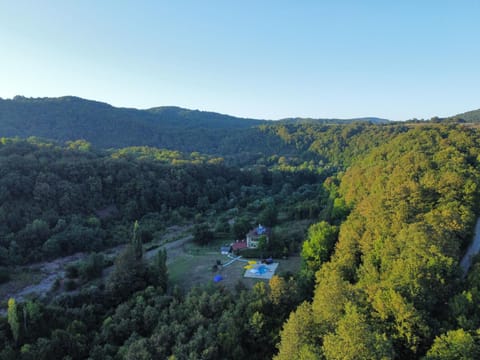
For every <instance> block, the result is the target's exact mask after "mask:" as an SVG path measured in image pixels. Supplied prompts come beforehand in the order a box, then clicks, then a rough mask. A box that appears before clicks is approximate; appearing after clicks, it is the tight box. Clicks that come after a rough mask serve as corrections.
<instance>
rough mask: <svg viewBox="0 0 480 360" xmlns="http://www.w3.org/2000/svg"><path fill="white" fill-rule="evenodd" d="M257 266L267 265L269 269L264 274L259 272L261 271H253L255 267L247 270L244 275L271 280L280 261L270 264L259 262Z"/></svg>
mask: <svg viewBox="0 0 480 360" xmlns="http://www.w3.org/2000/svg"><path fill="white" fill-rule="evenodd" d="M255 266H265V268H267V269H268V271H267V272H265V273H264V274H259V273H255V272H254V271H252V270H255V268H254V269H250V270H246V271H245V274H244V275H243V276H244V277H246V278H254V279H265V280H269V279H271V278H272V276H273V275H274V274H275V270H277V267H278V263H273V264H269V265H267V264H258V265H255Z"/></svg>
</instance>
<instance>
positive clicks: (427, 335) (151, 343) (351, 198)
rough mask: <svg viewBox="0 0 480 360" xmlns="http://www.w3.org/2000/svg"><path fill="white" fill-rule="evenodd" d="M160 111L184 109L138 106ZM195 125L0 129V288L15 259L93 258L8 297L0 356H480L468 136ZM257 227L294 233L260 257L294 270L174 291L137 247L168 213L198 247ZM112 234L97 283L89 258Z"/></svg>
mask: <svg viewBox="0 0 480 360" xmlns="http://www.w3.org/2000/svg"><path fill="white" fill-rule="evenodd" d="M20 100H21V99H20ZM20 100H19V101H20ZM22 101H23V100H22ZM24 101H27V100H24ZM117 110H118V109H117ZM120 110H122V111H123V110H125V111H127V110H126V109H120ZM167 110H168V111H173V112H174V113H179V112H180V113H181V112H182V111H181V110H179V109H152V110H150V112H151V113H156V112H158V113H163V112H164V111H167ZM128 111H130V110H128ZM59 116H60V115H59ZM142 116H143V115H142ZM182 116H187V117H190V116H193V117H191V118H190V119H191V121H197V120H198V118H196V117H195V116H199V114H195V115H191V114H184V115H182ZM145 121H151V122H155V121H159V120H158V119H157V120H155V119H153V120H145ZM198 121H200V120H198ZM219 121H220V120H219ZM232 121H233V123H235V121H234V120H232ZM33 123H34V122H32V124H33ZM202 126H203V125H202ZM212 127H213V125H212ZM197 130H198V129H196V130H195V131H193V130H192V131H193V132H192V136H195V137H197V140H196V142H195V141H193V140H192V141H193V142H192V143H191V144H192V146H191V147H188V146H186V147H184V146H178V147H176V146H177V145H176V144H175V143H173V142H172V143H171V144H169V145H168V146H163V148H158V147H157V145H158V144H156V143H155V142H151V143H148V142H147V143H145V142H142V143H133V142H132V143H125V142H123V140H122V138H121V137H120V138H119V143H118V145H117V146H115V148H111V149H101V148H102V146H104V145H105V144H106V143H101V142H100V143H99V142H95V141H92V142H93V143H94V144H95V145H92V144H91V143H90V142H87V141H85V140H76V141H67V142H66V143H62V142H55V141H47V140H42V139H39V138H29V139H27V140H23V139H20V138H2V139H1V142H0V199H1V201H0V268H1V271H2V273H3V274H6V275H5V276H4V277H3V279H4V280H2V281H8V278H9V276H8V275H9V273H11V272H13V271H15V269H18V268H19V267H20V266H24V265H26V264H31V263H33V262H37V261H45V260H49V259H55V258H57V257H60V256H65V255H69V254H72V253H75V252H78V251H83V252H87V253H90V254H91V255H90V257H89V258H88V259H87V260H85V261H84V262H83V263H82V264H81V265H79V266H78V267H76V268H71V269H69V272H70V274H68V275H69V276H70V277H71V278H73V279H78V278H82V277H83V278H84V280H82V281H83V283H84V284H85V286H80V287H79V288H77V289H74V291H63V290H61V289H52V292H51V295H50V296H48V297H46V298H44V299H36V298H30V299H27V300H25V301H17V300H15V299H10V300H8V299H4V300H5V301H4V303H3V306H5V307H6V310H7V313H6V316H5V317H2V318H0V358H1V359H17V358H21V359H52V358H67V359H85V358H91V359H246V358H251V359H268V358H276V359H287V358H289V359H475V358H478V357H479V356H480V338H479V334H480V317H479V315H478V314H479V313H480V309H479V307H478V303H479V300H480V290H479V289H480V282H479V279H480V277H479V275H478V274H479V271H480V267H479V266H480V262H475V261H474V264H473V266H472V268H471V269H470V270H469V272H468V274H467V275H466V276H464V274H463V273H462V271H461V269H460V266H459V262H460V259H461V257H462V255H463V254H464V252H465V250H466V248H467V246H468V245H469V243H470V241H471V239H472V236H473V229H474V226H475V222H476V220H477V217H478V214H479V210H480V209H479V208H478V207H479V206H478V204H479V200H480V199H479V188H478V185H477V184H478V178H479V175H480V173H479V172H480V168H479V161H480V136H479V134H478V132H477V130H476V129H474V128H469V127H465V126H463V125H462V124H450V125H448V124H437V123H425V124H370V123H366V122H359V123H351V124H345V125H339V124H328V123H318V122H316V123H315V122H309V121H299V122H289V121H286V122H283V123H279V124H268V123H260V124H256V125H255V127H254V128H251V127H250V125H249V126H246V127H241V126H238V128H237V130H235V131H234V132H232V131H231V128H230V127H228V128H225V129H222V128H221V126H217V128H216V131H217V130H218V136H220V137H221V136H222V134H223V133H222V131H225V133H228V134H229V135H228V137H226V138H224V139H222V141H224V143H223V145H221V146H219V145H218V144H217V145H215V147H214V146H213V145H212V144H214V143H215V139H214V138H209V137H208V136H205V137H201V138H199V137H198V132H197ZM212 133H213V132H212ZM17 135H22V134H17ZM23 135H24V134H23ZM36 135H42V136H46V135H48V134H36ZM97 135H98V133H97ZM72 136H75V134H72ZM149 136H150V135H149ZM155 136H157V135H155ZM80 137H82V136H79V137H75V138H80ZM52 138H55V139H56V140H61V141H65V140H73V138H70V137H69V138H64V137H63V135H62V136H59V137H52ZM85 138H86V137H85ZM114 139H115V136H114V135H112V139H111V141H113V140H114ZM183 139H185V138H183ZM88 140H92V139H88ZM177 140H178V139H177ZM108 141H110V140H108ZM182 141H183V140H182ZM195 144H198V146H195ZM126 145H128V146H130V147H126V148H125V147H123V146H126ZM107 147H112V146H111V145H108V146H107ZM250 150H251V151H250ZM229 220H234V221H233V222H232V221H229ZM260 222H261V223H264V224H265V225H268V226H272V227H274V226H278V225H282V224H286V225H285V226H286V227H287V228H291V229H292V230H291V231H284V230H282V231H278V232H277V233H276V234H275V237H274V238H273V239H272V242H271V243H270V244H269V245H268V247H266V248H264V249H262V251H263V253H267V252H268V254H273V256H274V257H282V256H283V257H287V256H292V255H296V254H300V255H301V257H302V259H303V260H302V268H301V270H300V271H299V272H297V273H291V272H283V273H279V274H277V275H276V276H274V277H273V278H272V279H271V280H270V281H269V282H263V281H259V282H258V283H257V284H256V285H254V286H253V288H249V287H247V286H245V285H244V284H243V283H242V282H238V284H237V285H236V286H235V288H234V289H230V288H227V287H226V286H223V285H222V284H221V283H219V284H216V283H213V282H210V283H208V284H198V286H196V287H193V288H192V289H182V288H180V287H179V286H177V284H176V283H175V282H174V281H172V280H171V279H169V270H168V266H167V264H166V261H167V257H168V253H166V252H165V251H159V252H158V253H157V255H156V256H155V258H154V259H153V260H148V261H147V259H146V258H145V256H144V248H145V244H149V243H150V242H151V241H152V240H154V239H156V238H158V237H159V236H160V234H161V233H162V231H163V230H164V229H165V228H166V227H168V226H171V225H174V224H187V225H189V226H192V228H193V234H194V241H198V242H199V243H200V244H203V242H204V241H205V242H208V239H209V238H210V237H215V236H217V235H218V234H231V235H229V236H231V237H232V238H238V237H239V236H241V235H242V234H244V233H245V231H248V229H249V228H250V227H251V226H252V225H254V224H256V223H260ZM297 223H298V224H300V223H302V224H304V223H306V224H307V225H309V227H308V231H302V229H303V228H301V227H298V229H299V230H295V231H294V230H293V229H294V228H295V229H297V228H296V227H295V224H297ZM282 229H285V228H282ZM205 234H208V236H205ZM119 244H126V246H125V247H124V248H123V250H122V251H121V252H120V254H119V255H118V256H117V257H116V258H115V259H114V260H113V268H112V271H111V272H110V273H109V274H108V276H104V277H102V276H101V273H102V269H103V268H104V267H105V261H106V260H105V259H104V258H103V257H102V256H101V255H100V254H99V252H100V251H102V250H103V249H108V248H111V247H113V246H116V245H119ZM275 249H277V250H278V249H280V251H277V252H275ZM256 255H258V256H260V253H257V254H256ZM0 278H1V277H0ZM92 279H94V281H91V282H89V281H90V280H92ZM82 281H80V280H75V281H71V282H70V283H72V284H73V283H75V284H76V285H75V286H78V284H81V283H82ZM64 287H67V283H65V284H64ZM6 300H8V303H7V301H6Z"/></svg>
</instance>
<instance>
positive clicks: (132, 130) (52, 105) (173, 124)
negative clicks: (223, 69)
mask: <svg viewBox="0 0 480 360" xmlns="http://www.w3.org/2000/svg"><path fill="white" fill-rule="evenodd" d="M370 121H371V122H384V121H383V120H382V119H377V118H361V119H350V120H347V121H342V120H337V119H309V120H308V121H305V120H302V119H288V120H285V121H282V122H288V123H293V124H301V123H304V122H307V123H312V124H317V125H318V124H340V123H352V122H370ZM272 123H273V122H272V121H265V120H255V119H244V118H237V117H233V116H229V115H223V114H218V113H214V112H206V111H198V110H188V109H182V108H178V107H173V106H171V107H157V108H152V109H148V110H137V109H127V108H116V107H113V106H111V105H108V104H105V103H101V102H97V101H90V100H85V99H81V98H77V97H71V96H67V97H61V98H25V97H21V96H17V97H15V98H14V99H12V100H4V99H0V135H1V136H5V137H14V136H18V137H22V138H26V137H29V136H37V137H42V138H47V139H52V140H56V141H60V142H64V141H75V140H78V139H84V140H87V141H88V142H90V143H92V144H93V145H94V146H96V147H99V148H122V147H126V146H155V147H159V148H166V149H170V150H177V151H183V152H192V151H198V152H202V153H207V154H215V155H221V156H226V155H232V154H235V155H236V154H238V153H245V154H249V153H254V154H256V153H263V154H264V155H274V154H278V153H279V152H282V150H284V145H285V144H282V143H278V141H277V139H276V138H275V137H271V136H269V133H267V132H264V131H261V130H259V129H258V126H259V125H262V124H272ZM290 150H291V149H290Z"/></svg>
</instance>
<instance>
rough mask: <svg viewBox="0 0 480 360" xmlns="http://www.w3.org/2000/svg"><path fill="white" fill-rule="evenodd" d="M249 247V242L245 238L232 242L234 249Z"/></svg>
mask: <svg viewBox="0 0 480 360" xmlns="http://www.w3.org/2000/svg"><path fill="white" fill-rule="evenodd" d="M246 247H247V242H246V241H245V240H241V241H237V242H234V243H233V244H232V250H233V251H235V250H240V249H245V248H246Z"/></svg>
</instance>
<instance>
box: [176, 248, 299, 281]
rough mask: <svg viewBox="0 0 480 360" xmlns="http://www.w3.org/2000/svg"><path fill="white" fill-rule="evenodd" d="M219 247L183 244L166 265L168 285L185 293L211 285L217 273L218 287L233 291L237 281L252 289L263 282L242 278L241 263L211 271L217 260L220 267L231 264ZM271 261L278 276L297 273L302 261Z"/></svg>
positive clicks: (242, 268)
mask: <svg viewBox="0 0 480 360" xmlns="http://www.w3.org/2000/svg"><path fill="white" fill-rule="evenodd" d="M221 244H222V242H219V243H218V244H216V245H209V246H207V247H199V246H196V245H194V244H191V243H190V244H186V245H185V247H184V248H183V249H182V250H183V251H181V252H178V253H176V254H175V257H174V258H171V259H169V261H168V262H167V263H168V271H169V278H170V282H171V284H172V285H178V286H180V287H181V288H182V289H185V290H188V289H190V288H192V287H194V286H196V285H201V284H206V283H209V282H213V278H214V276H215V275H217V274H219V275H221V276H222V277H223V280H222V281H221V282H220V283H219V284H222V285H224V286H226V287H227V288H230V289H233V288H234V287H235V285H237V284H238V282H239V281H241V282H242V283H243V284H244V285H245V286H246V287H248V288H251V287H253V285H255V283H257V282H258V281H265V280H259V279H251V278H244V277H243V275H244V273H245V269H244V266H245V265H246V263H245V262H242V261H235V262H233V263H232V264H230V265H229V266H226V267H219V269H218V271H213V270H212V267H213V266H214V265H215V264H216V263H217V260H220V262H221V263H222V264H225V263H227V262H228V261H230V259H229V258H228V257H227V256H226V255H222V254H220V245H221ZM250 260H253V259H250ZM257 260H258V259H257ZM274 261H275V262H278V263H279V266H278V269H277V271H276V274H277V275H278V274H281V273H285V272H292V273H296V272H298V271H299V269H300V264H301V259H300V257H299V256H295V257H290V258H289V259H286V260H283V259H274Z"/></svg>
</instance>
